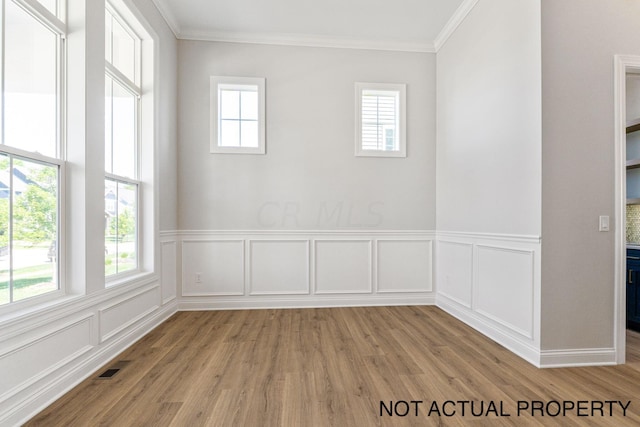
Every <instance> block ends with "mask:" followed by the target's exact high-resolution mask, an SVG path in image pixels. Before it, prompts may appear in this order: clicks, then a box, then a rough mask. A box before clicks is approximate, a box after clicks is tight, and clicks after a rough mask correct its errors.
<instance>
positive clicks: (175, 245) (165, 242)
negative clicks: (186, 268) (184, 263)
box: [160, 240, 178, 305]
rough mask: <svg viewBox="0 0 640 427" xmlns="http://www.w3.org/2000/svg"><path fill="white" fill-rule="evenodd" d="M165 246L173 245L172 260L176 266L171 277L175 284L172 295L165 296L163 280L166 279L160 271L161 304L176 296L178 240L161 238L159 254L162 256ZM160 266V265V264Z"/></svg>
mask: <svg viewBox="0 0 640 427" xmlns="http://www.w3.org/2000/svg"><path fill="white" fill-rule="evenodd" d="M165 246H173V251H174V253H175V257H174V258H175V259H174V260H173V262H174V266H175V268H176V271H175V273H176V274H175V277H173V285H174V286H175V289H174V291H175V293H174V294H173V295H171V296H170V297H169V298H165V295H164V281H165V280H166V279H167V278H166V277H164V275H163V274H162V271H161V272H160V285H161V286H160V294H161V295H162V305H166V304H168V303H170V302H171V301H173V300H175V299H177V298H178V242H177V241H175V240H162V241H160V256H162V254H164V249H165ZM161 268H162V266H161Z"/></svg>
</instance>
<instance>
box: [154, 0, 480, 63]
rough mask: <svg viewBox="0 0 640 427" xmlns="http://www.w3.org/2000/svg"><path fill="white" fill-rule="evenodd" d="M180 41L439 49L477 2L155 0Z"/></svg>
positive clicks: (439, 0)
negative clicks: (452, 29)
mask: <svg viewBox="0 0 640 427" xmlns="http://www.w3.org/2000/svg"><path fill="white" fill-rule="evenodd" d="M153 1H154V3H155V4H156V6H157V7H158V9H159V10H160V12H161V13H162V15H163V16H164V18H165V20H166V21H167V23H168V24H169V26H170V27H171V29H172V30H173V32H174V33H175V34H176V36H177V37H178V38H181V39H196V40H219V41H238V42H251V43H274V44H292V45H307V46H328V47H354V48H357V47H361V48H370V49H393V50H408V51H423V52H433V51H436V50H437V48H438V45H439V44H441V43H442V42H443V39H446V37H447V36H448V34H450V32H451V28H455V26H457V24H458V23H459V22H457V23H456V21H461V20H462V19H463V18H464V16H465V15H466V13H467V12H468V10H470V9H471V8H472V7H473V6H474V5H475V3H477V1H478V0H153Z"/></svg>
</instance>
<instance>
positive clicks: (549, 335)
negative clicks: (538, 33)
mask: <svg viewBox="0 0 640 427" xmlns="http://www.w3.org/2000/svg"><path fill="white" fill-rule="evenodd" d="M638 16H640V3H638V2H633V1H626V0H610V1H606V2H602V1H598V0H564V1H561V2H559V1H553V0H543V1H542V29H543V32H542V34H543V38H542V47H543V49H542V60H543V61H542V63H543V122H542V123H543V148H542V165H543V169H542V172H543V174H542V176H543V181H542V196H543V198H542V206H543V216H542V233H543V236H544V238H543V243H542V250H543V260H542V263H543V266H544V269H543V275H542V283H543V287H542V299H543V307H542V348H543V349H602V348H604V349H607V348H612V347H613V337H614V332H613V331H614V289H615V287H614V237H615V235H614V233H613V232H609V233H601V232H599V231H598V216H600V215H609V216H611V218H612V219H613V218H614V212H615V209H614V188H615V182H614V86H613V71H614V69H613V57H614V55H615V54H627V55H640V31H639V30H638V19H637V18H638ZM615 227H624V224H612V227H611V229H612V230H614V229H615ZM623 309H624V308H623Z"/></svg>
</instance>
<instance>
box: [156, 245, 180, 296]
mask: <svg viewBox="0 0 640 427" xmlns="http://www.w3.org/2000/svg"><path fill="white" fill-rule="evenodd" d="M176 246H177V245H176V242H175V240H172V241H166V242H162V243H161V250H162V253H161V258H160V259H161V260H162V264H161V276H160V279H161V283H162V304H167V303H168V302H170V301H172V300H174V299H175V298H176V292H177V289H178V283H177V279H178V264H177V259H176V257H177V256H178V252H177V250H176Z"/></svg>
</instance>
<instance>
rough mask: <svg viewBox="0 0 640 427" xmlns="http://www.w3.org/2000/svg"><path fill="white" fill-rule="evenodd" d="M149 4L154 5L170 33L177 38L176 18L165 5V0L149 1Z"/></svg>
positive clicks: (178, 32)
mask: <svg viewBox="0 0 640 427" xmlns="http://www.w3.org/2000/svg"><path fill="white" fill-rule="evenodd" d="M151 2H152V3H153V4H154V6H155V7H156V9H158V12H159V13H160V15H161V16H162V18H163V19H164V21H165V22H166V23H167V26H168V27H169V29H170V30H171V32H173V35H174V36H176V38H179V37H178V34H180V25H179V24H178V20H177V19H176V16H175V15H174V14H173V12H172V11H171V8H170V7H169V6H167V4H166V3H165V0H151Z"/></svg>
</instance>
